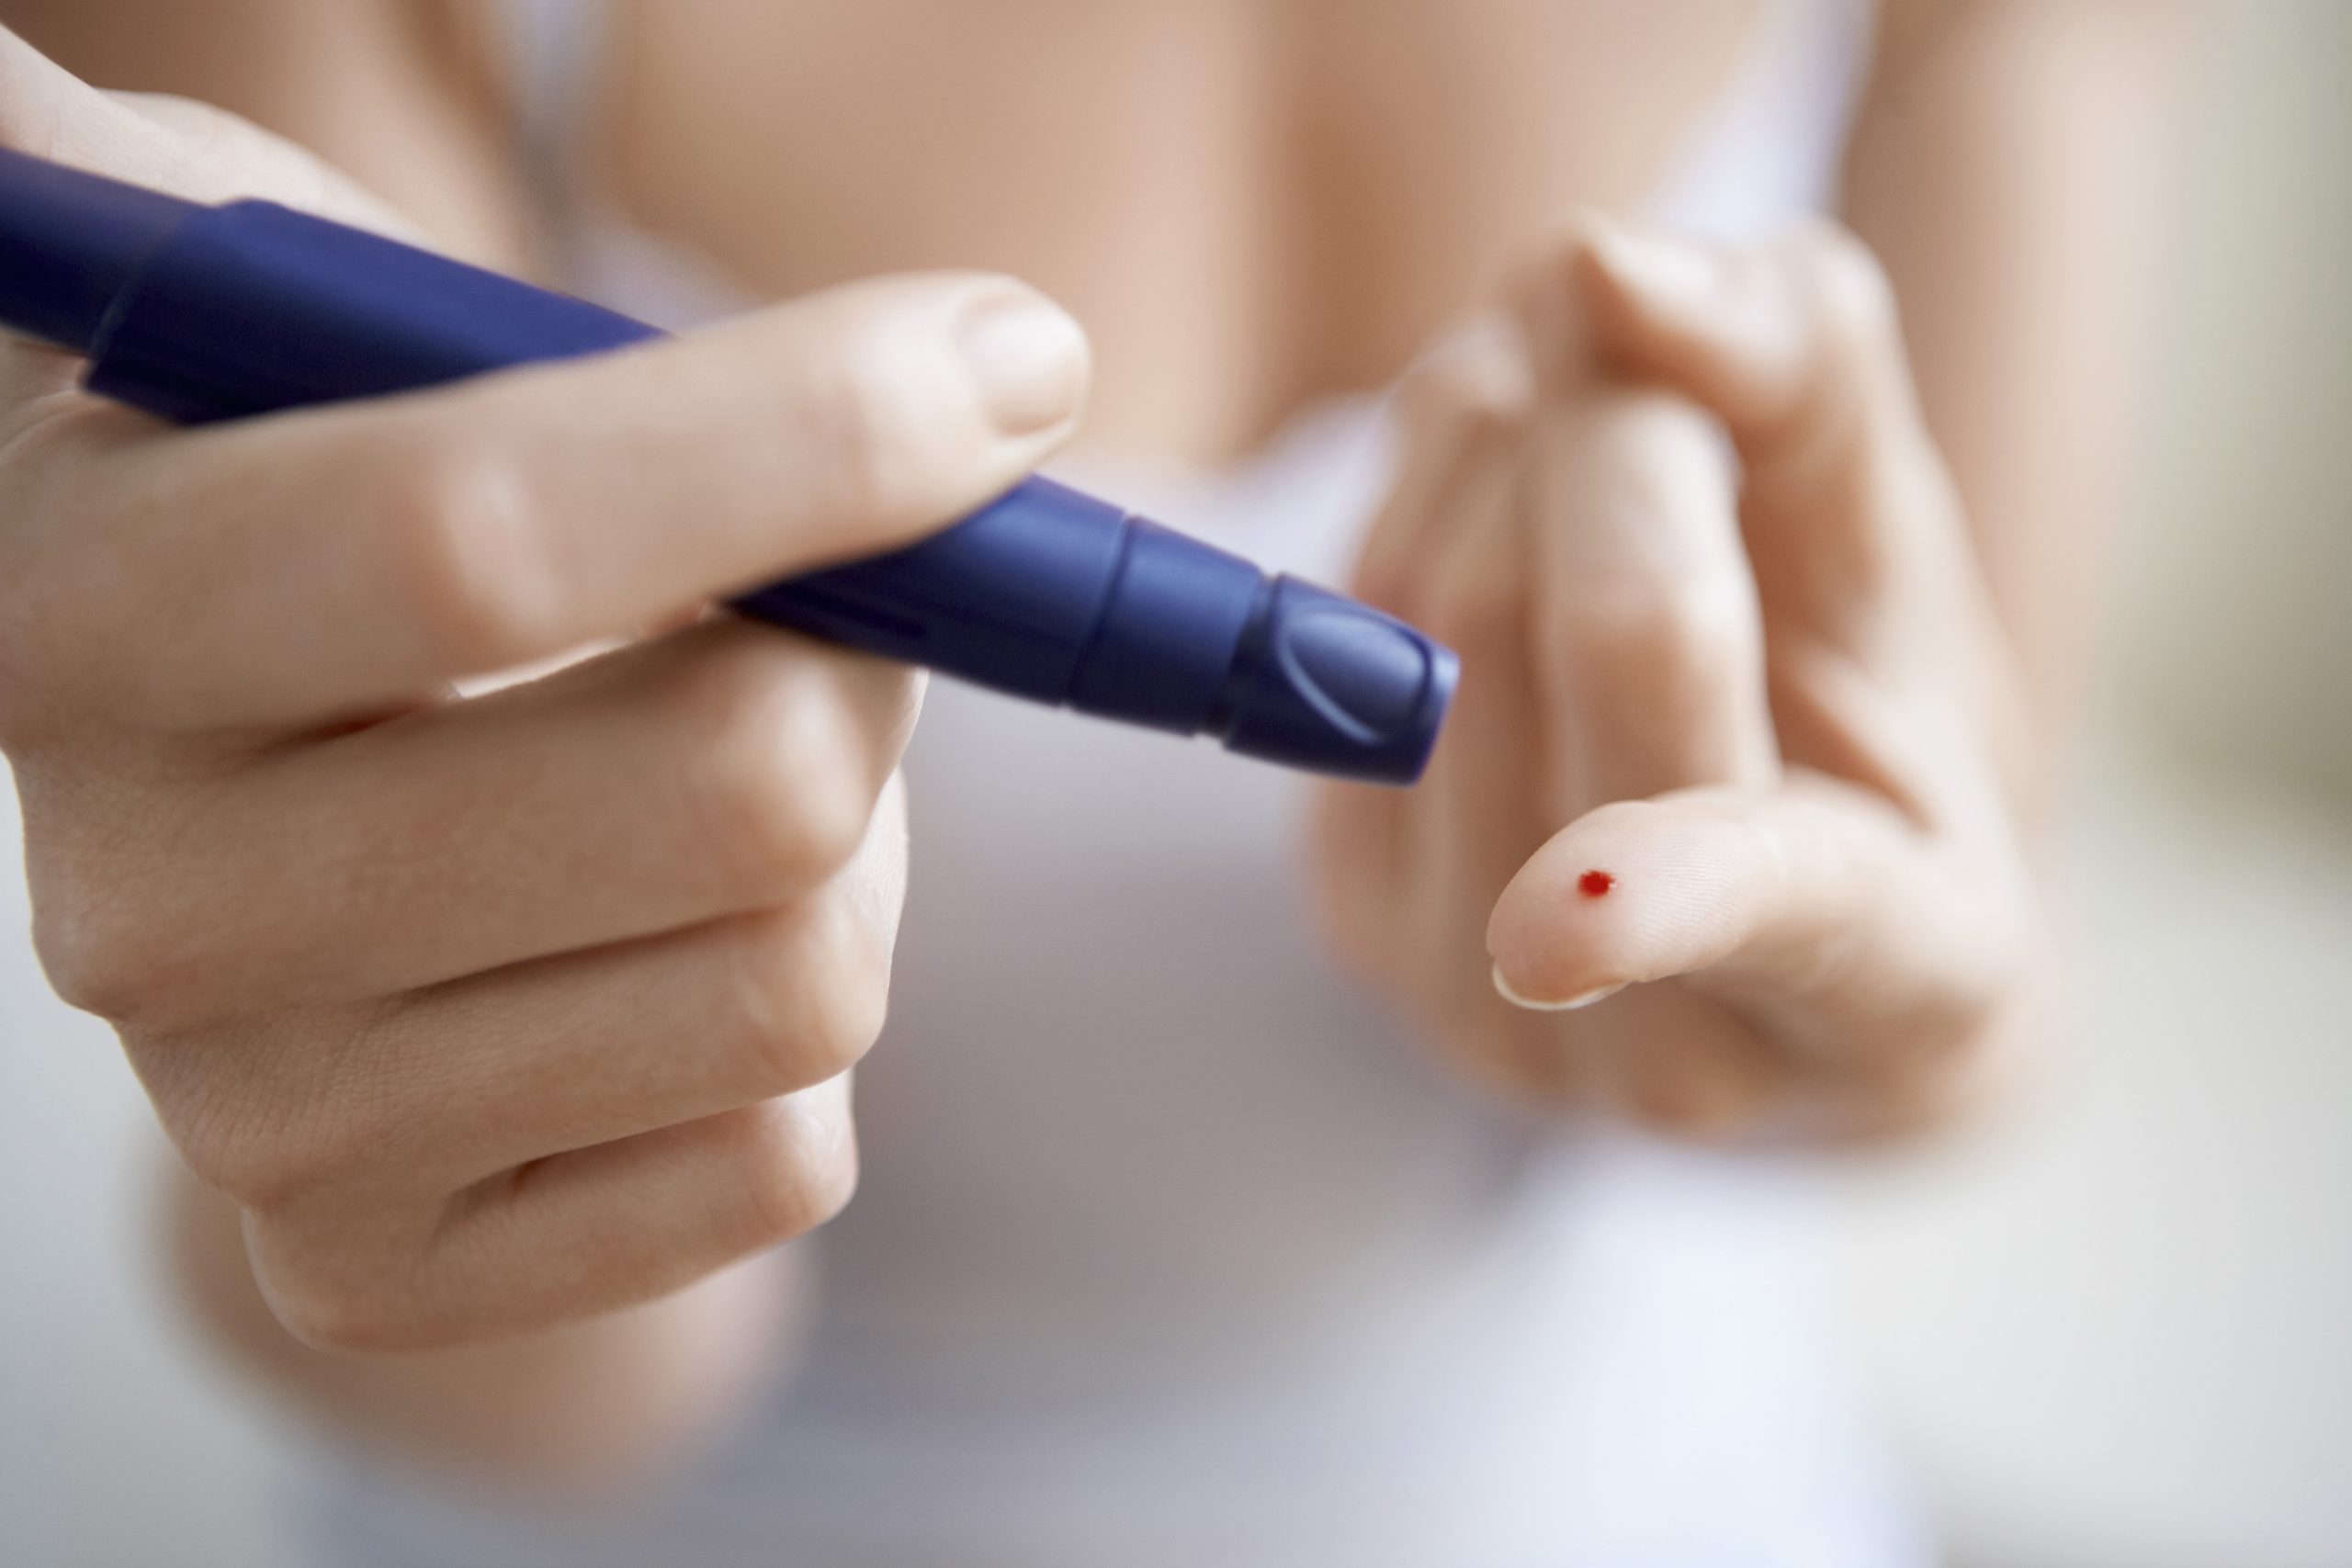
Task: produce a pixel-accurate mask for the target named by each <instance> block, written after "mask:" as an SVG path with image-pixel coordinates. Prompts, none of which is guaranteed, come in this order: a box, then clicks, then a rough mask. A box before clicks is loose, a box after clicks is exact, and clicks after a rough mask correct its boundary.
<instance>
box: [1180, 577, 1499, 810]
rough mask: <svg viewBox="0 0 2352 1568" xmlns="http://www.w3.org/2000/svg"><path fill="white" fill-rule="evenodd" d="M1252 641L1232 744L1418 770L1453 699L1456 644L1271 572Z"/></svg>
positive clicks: (1394, 771) (1345, 766) (1396, 774)
mask: <svg viewBox="0 0 2352 1568" xmlns="http://www.w3.org/2000/svg"><path fill="white" fill-rule="evenodd" d="M1244 657H1245V660H1246V661H1247V665H1248V673H1247V677H1246V679H1245V680H1244V681H1243V682H1241V683H1240V685H1239V689H1238V693H1237V694H1236V696H1237V700H1236V701H1235V703H1234V705H1233V710H1232V714H1233V716H1232V721H1231V724H1230V726H1229V727H1228V728H1227V731H1226V736H1225V743H1226V746H1227V750H1234V751H1238V752H1242V753H1243V754H1245V755H1248V756H1252V757H1262V758H1265V759H1267V760H1269V761H1277V762H1284V763H1288V764H1290V765H1291V766H1294V767H1301V768H1311V769H1313V770H1315V771H1316V772H1317V773H1336V774H1340V775H1341V776H1343V777H1348V778H1358V779H1364V780H1369V781H1373V782H1376V783H1381V784H1411V783H1412V782H1413V781H1414V780H1416V779H1418V778H1419V777H1420V775H1421V770H1422V769H1423V768H1425V767H1426V766H1428V764H1429V758H1430V750H1431V748H1432V747H1434V746H1435V745H1436V743H1437V736H1438V730H1439V728H1440V727H1441V726H1442V724H1443V723H1444V721H1445V712H1446V707H1447V705H1449V704H1450V703H1451V702H1452V701H1453V686H1454V682H1455V681H1456V679H1457V678H1458V677H1459V674H1460V671H1461V664H1460V661H1459V660H1456V659H1455V657H1454V655H1453V649H1449V648H1447V647H1445V646H1444V645H1443V644H1442V643H1439V642H1435V641H1432V640H1431V639H1430V638H1429V637H1424V636H1422V635H1421V634H1420V633H1419V632H1418V631H1415V630H1414V629H1413V628H1412V627H1410V626H1407V625H1405V624H1404V623H1403V622H1402V621H1399V620H1397V619H1396V618H1394V617H1393V616H1390V615H1383V614H1381V612H1379V611H1377V610H1374V609H1373V608H1372V607H1371V606H1369V605H1367V604H1358V603H1357V602H1355V601H1354V600H1352V599H1347V598H1343V597H1341V596H1340V595H1339V594H1337V593H1332V592H1327V591H1326V590H1324V589H1320V588H1317V587H1315V586H1314V585H1313V584H1311V583H1306V582H1301V581H1298V580H1297V579H1295V578H1291V577H1283V578H1278V579H1276V580H1275V582H1274V585H1273V592H1272V599H1271V602H1270V603H1269V604H1268V606H1267V609H1266V614H1265V615H1264V617H1263V618H1262V619H1261V621H1260V623H1259V624H1258V626H1256V627H1255V628H1254V629H1253V632H1252V635H1251V637H1250V647H1249V648H1247V649H1245V653H1244Z"/></svg>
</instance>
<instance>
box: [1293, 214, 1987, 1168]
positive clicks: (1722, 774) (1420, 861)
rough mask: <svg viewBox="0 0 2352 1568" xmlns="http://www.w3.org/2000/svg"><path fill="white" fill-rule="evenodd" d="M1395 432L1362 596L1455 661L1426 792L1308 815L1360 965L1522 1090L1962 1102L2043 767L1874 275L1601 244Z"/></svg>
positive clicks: (1888, 1121)
mask: <svg viewBox="0 0 2352 1568" xmlns="http://www.w3.org/2000/svg"><path fill="white" fill-rule="evenodd" d="M1400 406H1401V411H1402V413H1401V417H1402V419H1403V422H1404V424H1405V426H1406V430H1405V436H1406V457H1405V460H1404V463H1403V467H1402V470H1401V474H1400V478H1399V479H1398V482H1397V488H1396V491H1395V493H1394V494H1393V496H1392V497H1391V499H1390V501H1389V502H1388V504H1387V506H1386V508H1385V511H1384V512H1383V513H1382V515H1381V517H1380V518H1379V520H1378V522H1377V524H1376V525H1375V528H1374V533H1373V536H1372V537H1371V539H1370V541H1369V543H1368V545H1367V547H1366V552H1365V558H1364V561H1363V567H1362V570H1361V579H1362V581H1361V582H1360V584H1359V587H1360V591H1361V592H1363V593H1365V594H1366V595H1367V596H1368V597H1371V598H1372V599H1374V601H1375V602H1378V603H1380V604H1384V605H1385V606H1387V607H1389V608H1391V609H1393V610H1395V611H1396V612H1397V613H1398V614H1400V615H1406V616H1408V617H1409V618H1411V619H1413V620H1415V621H1417V622H1418V623H1419V624H1421V625H1423V626H1428V627H1429V628H1430V630H1431V631H1432V632H1434V633H1435V634H1436V635H1438V636H1441V637H1445V638H1446V639H1448V640H1449V641H1451V642H1453V644H1454V646H1455V647H1456V648H1457V649H1460V651H1461V652H1462V655H1463V660H1464V675H1463V681H1462V686H1461V694H1460V697H1459V698H1458V701H1457V706H1456V711H1455V713H1454V716H1453V720H1452V722H1451V724H1450V726H1449V728H1448V732H1447V733H1446V735H1445V736H1444V737H1443V738H1442V741H1441V744H1440V748H1439V750H1438V753H1437V756H1436V758H1435V759H1434V761H1433V762H1432V764H1431V767H1430V773H1429V776H1428V778H1427V780H1426V781H1425V782H1424V783H1423V784H1421V786H1420V787H1419V789H1417V790H1415V791H1412V792H1410V793H1406V794H1397V793H1394V792H1382V791H1375V790H1367V789H1363V788H1360V787H1346V786H1331V787H1329V788H1327V789H1326V790H1325V791H1324V792H1323V793H1322V795H1321V796H1320V799H1319V809H1318V815H1317V833H1316V835H1315V842H1316V857H1315V858H1316V863H1317V880H1318V886H1319V890H1320V896H1321V904H1322V906H1323V908H1324V910H1325V914H1326V921H1327V924H1328V925H1329V928H1330V929H1331V931H1332V932H1333V934H1334V937H1335V940H1336V942H1337V944H1338V946H1339V948H1340V953H1341V954H1342V955H1343V957H1344V958H1345V959H1347V960H1348V961H1349V962H1350V963H1351V965H1352V966H1353V967H1355V968H1356V969H1358V970H1359V971H1360V972H1361V973H1363V975H1364V976H1367V977H1370V978H1372V979H1373V980H1374V983H1375V984H1378V985H1381V986H1383V987H1385V988H1386V989H1387V990H1388V991H1389V992H1390V993H1391V994H1392V996H1394V998H1396V999H1397V1002H1398V1003H1399V1005H1400V1006H1402V1007H1403V1008H1404V1009H1406V1010H1408V1012H1410V1013H1411V1014H1412V1015H1413V1016H1414V1017H1415V1018H1417V1019H1418V1020H1419V1021H1420V1023H1421V1024H1422V1025H1423V1026H1424V1028H1425V1029H1426V1031H1427V1032H1429V1033H1430V1035H1431V1036H1432V1037H1433V1038H1434V1039H1435V1040H1437V1041H1439V1042H1441V1043H1442V1045H1443V1047H1444V1048H1445V1049H1446V1050H1447V1051H1448V1053H1449V1054H1450V1055H1452V1056H1453V1057H1454V1058H1455V1059H1457V1060H1458V1061H1460V1062H1461V1063H1462V1064H1464V1066H1468V1067H1469V1068H1471V1069H1472V1070H1474V1071H1475V1072H1476V1073H1478V1074H1479V1075H1480V1076H1481V1077H1485V1078H1487V1079H1489V1080H1491V1081H1495V1082H1498V1083H1501V1084H1503V1085H1506V1086H1508V1087H1509V1088H1510V1089H1512V1090H1514V1091H1517V1092H1520V1093H1523V1094H1531V1095H1537V1096H1542V1097H1544V1098H1547V1099H1552V1100H1566V1101H1571V1102H1585V1103H1598V1104H1600V1105H1603V1106H1606V1107H1610V1108H1613V1109H1615V1110H1618V1111H1623V1112H1626V1113H1629V1114H1631V1115H1634V1116H1635V1117H1638V1118H1640V1119H1642V1120H1645V1121H1646V1122H1652V1123H1655V1124H1657V1125H1659V1126H1662V1127H1667V1128H1673V1129H1680V1130H1684V1131H1690V1132H1705V1133H1715V1134H1721V1133H1725V1132H1730V1131H1735V1130H1742V1129H1748V1130H1754V1129H1758V1128H1759V1126H1763V1127H1770V1128H1773V1129H1777V1130H1781V1131H1784V1132H1785V1131H1792V1130H1796V1131H1807V1132H1812V1133H1816V1134H1819V1133H1830V1134H1860V1133H1866V1132H1871V1131H1877V1130H1883V1129H1888V1128H1892V1127H1896V1126H1903V1125H1908V1124H1910V1123H1912V1122H1917V1121H1918V1120H1919V1119H1922V1118H1924V1117H1927V1116H1929V1115H1932V1114H1934V1113H1936V1112H1938V1111H1940V1110H1941V1109H1943V1108H1944V1107H1946V1106H1947V1105H1948V1104H1949V1103H1950V1102H1951V1100H1952V1099H1953V1098H1954V1097H1955V1096H1956V1095H1957V1094H1958V1093H1959V1092H1960V1091H1961V1090H1962V1088H1963V1087H1965V1086H1967V1085H1968V1084H1969V1083H1971V1082H1972V1080H1973V1078H1974V1077H1976V1076H1977V1071H1976V1070H1977V1069H1978V1068H1979V1067H1981V1066H1982V1065H1983V1063H1984V1062H1985V1059H1986V1058H1987V1056H1988V1049H1987V1048H1988V1046H1989V1045H1990V1044H1991V1043H1993V1042H1994V1041H1995V1040H1996V1038H1998V1037H2000V1036H2001V1035H2002V1034H2003V1033H2004V1032H2005V1029H2006V1026H2007V1024H2008V1023H2009V1022H2010V1021H2012V1020H2013V1018H2014V1017H2015V1015H2016V1013H2017V1011H2018V1004H2019V1002H2020V1001H2021V999H2022V998H2023V997H2024V994H2025V992H2026V990H2027V981H2028V966H2027V964H2026V962H2025V960H2026V954H2027V953H2028V951H2029V948H2030V943H2031V941H2032V913H2031V909H2032V901H2031V897H2030V878H2029V876H2028V874H2027V870H2026V867H2025V864H2024V863H2023V859H2022V854H2021V851H2020V847H2019V837H2020V833H2019V826H2018V818H2019V801H2020V796H2021V794H2022V782H2021V781H2022V780H2023V778H2024V777H2025V775H2026V773H2027V771H2028V769H2027V761H2026V758H2025V756H2024V751H2023V746H2022V743H2021V739H2020V737H2021V736H2022V734H2023V726H2022V721H2021V717H2020V714H2021V709H2020V706H2019V704H2018V696H2017V694H2016V692H2015V689H2014V687H2013V683H2012V679H2011V675H2010V671H2009V662H2008V657H2007V650H2006V649H2005V647H2004V645H2003V642H2002V639H2001V635H2000V632H1999V630H1998V627H1997V626H1996V621H1995V618H1994V616H1993V615H1992V612H1991V610H1990V608H1989V605H1988V602H1987V599H1986V596H1985V592H1984V590H1983V588H1982V586H1981V585H1980V582H1979V579H1978V574H1977V570H1976V567H1975V563H1974V560H1973V556H1972V554H1971V545H1970V540H1969V536H1968V534H1967V530H1966V527H1965V525H1964V523H1963V520H1962V517H1961V515H1960V512H1959V508H1958V505H1957V503H1956V502H1955V499H1954V496H1953V491H1952V489H1951V484H1950V483H1949V481H1948V479H1947V478H1946V475H1945V472H1944V469H1943V468H1942V465H1941V463H1940V462H1939V458H1938V457H1937V454H1936V452H1935V449H1934V447H1933V445H1932V443H1931V441H1930V440H1929V437H1928V434H1927V432H1926V430H1925V429H1924V427H1923V426H1922V424H1921V422H1920V418H1919V414H1918V412H1917V408H1916V407H1915V404H1914V400H1913V396H1912V390H1911V386H1910V379H1909V373H1908V370H1907V368H1906V367H1905V360H1904V355H1903V352H1902V345H1901V338H1900V333H1899V330H1898V328H1897V325H1896V321H1895V317H1894V309H1893V304H1892V299H1891V295H1890V292H1889V290H1888V288H1887V286H1886V284H1885V281H1884V279H1883V276H1882V275H1881V274H1880V272H1879V271H1878V269H1877V267H1876V265H1875V264H1874V263H1873V262H1872V261H1871V258H1870V256H1869V255H1868V254H1867V253H1866V252H1864V251H1863V250H1862V248H1861V247H1860V245H1859V244H1858V243H1856V242H1854V241H1852V240H1851V239H1849V238H1847V237H1845V236H1843V235H1841V234H1837V233H1830V232H1815V233H1808V234H1805V235H1803V236H1801V237H1799V238H1797V239H1795V240H1792V241H1791V242H1789V243H1782V244H1778V245H1774V246H1771V247H1770V248H1767V249H1763V250H1756V251H1739V252H1731V251H1718V250H1710V249H1704V248H1701V247H1697V246H1692V245H1686V244H1681V243H1672V242H1668V241H1666V240H1661V239H1653V238H1645V237H1637V236H1635V235H1634V234H1632V233H1629V232H1626V231H1621V230H1617V229H1614V228H1609V227H1603V226H1600V225H1599V224H1597V223H1596V224H1592V225H1588V226H1587V227H1585V228H1584V229H1582V230H1581V231H1578V232H1577V233H1575V234H1573V235H1572V236H1570V237H1569V238H1568V239H1566V241H1565V242H1563V243H1561V244H1560V245H1559V246H1558V247H1557V248H1556V250H1555V252H1554V254H1550V255H1549V256H1547V257H1546V258H1545V259H1544V262H1543V263H1542V265H1539V266H1538V267H1537V268H1535V269H1534V270H1533V272H1532V275H1531V276H1530V278H1529V280H1528V282H1527V283H1526V285H1525V287H1524V288H1522V289H1521V293H1520V297H1519V300H1518V305H1517V309H1516V310H1514V311H1513V313H1512V314H1511V316H1510V319H1509V320H1508V321H1496V322H1492V323H1489V324H1488V327H1487V330H1484V331H1482V332H1480V333H1474V334H1471V335H1469V336H1467V337H1465V338H1464V339H1463V340H1461V341H1459V342H1457V343H1456V344H1454V345H1453V348H1452V349H1451V351H1449V352H1446V353H1443V354H1441V355H1438V356H1437V357H1436V358H1435V359H1433V360H1432V361H1431V362H1430V363H1429V364H1428V365H1427V366H1425V367H1423V368H1422V369H1421V370H1419V372H1417V373H1416V375H1415V376H1414V377H1413V378H1411V380H1410V381H1409V382H1408V385H1407V386H1406V387H1405V388H1404V389H1402V391H1401V393H1400ZM1725 433H1727V434H1728V435H1729V443H1728V445H1726V444H1725V442H1724V440H1723V438H1722V437H1723V434H1725ZM1490 973H1491V976H1492V983H1491V984H1490V983H1489V975H1490ZM1514 1003H1515V1004H1517V1005H1514Z"/></svg>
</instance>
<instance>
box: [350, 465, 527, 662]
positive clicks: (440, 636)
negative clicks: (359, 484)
mask: <svg viewBox="0 0 2352 1568" xmlns="http://www.w3.org/2000/svg"><path fill="white" fill-rule="evenodd" d="M386 507H387V515H386V518H385V525H386V528H387V530H388V534H389V540H390V542H389V544H388V546H387V553H388V554H389V556H390V563H389V566H390V573H391V576H392V579H393V583H394V591H395V595H396V600H397V602H398V603H400V604H402V605H403V606H404V607H405V609H406V611H407V612H408V614H409V615H411V616H412V617H413V621H414V624H415V625H417V626H419V627H421V628H422V629H423V632H424V636H425V637H426V638H427V639H428V641H429V642H430V644H431V645H432V651H433V653H434V654H435V657H436V659H437V660H440V661H442V662H445V663H447V664H451V665H454V666H456V667H457V668H458V669H459V670H461V671H481V670H488V669H494V668H497V667H499V666H502V665H505V664H512V663H516V662H519V661H521V660H525V659H527V658H529V657H531V656H533V655H534V654H536V653H538V652H541V651H543V650H544V649H545V648H546V646H547V642H548V633H549V629H550V627H551V626H552V623H553V620H554V606H555V602H556V598H557V595H556V593H555V587H556V584H555V581H554V570H553V563H552V562H551V561H550V560H549V558H548V554H547V548H546V538H547V536H546V532H545V530H544V529H543V528H542V527H541V526H540V524H541V519H540V517H539V515H538V513H537V507H536V505H535V504H534V502H533V500H532V494H531V487H530V484H529V482H528V479H527V477H526V474H525V473H524V471H523V468H522V466H521V465H520V464H519V463H518V462H517V461H516V460H515V458H514V457H512V456H510V455H509V454H507V453H504V452H503V451H501V450H500V449H499V447H498V446H496V445H495V444H494V443H492V442H490V441H488V440H484V439H469V440H451V439H448V438H447V435H446V433H440V432H436V433H435V437H434V438H433V439H430V440H425V441H419V442H417V443H415V444H414V445H413V448H412V449H410V450H407V451H404V452H402V453H401V454H400V459H399V464H398V468H397V469H396V477H395V479H393V481H392V482H391V483H390V486H389V489H388V500H387V502H386Z"/></svg>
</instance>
